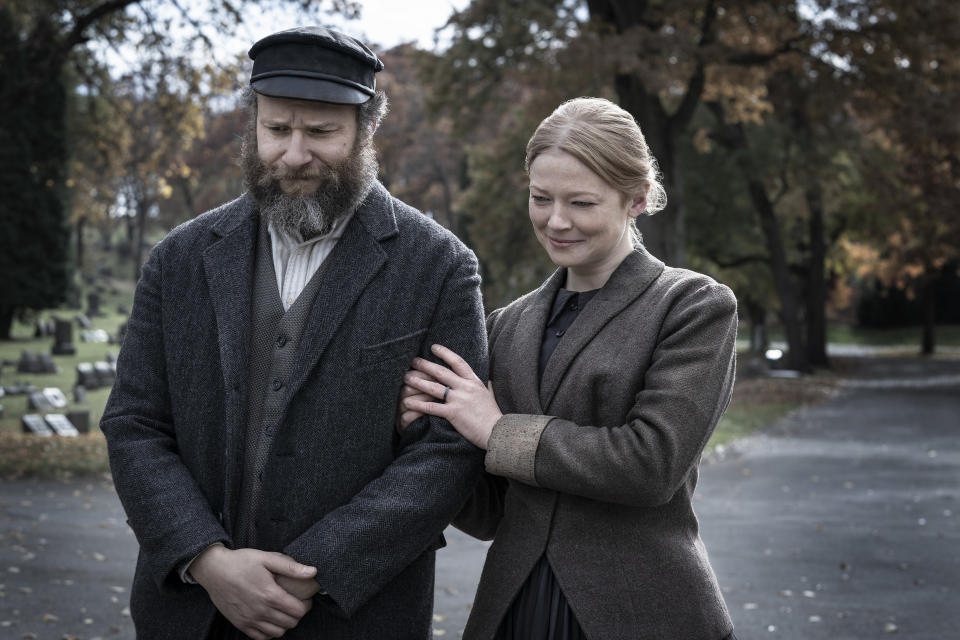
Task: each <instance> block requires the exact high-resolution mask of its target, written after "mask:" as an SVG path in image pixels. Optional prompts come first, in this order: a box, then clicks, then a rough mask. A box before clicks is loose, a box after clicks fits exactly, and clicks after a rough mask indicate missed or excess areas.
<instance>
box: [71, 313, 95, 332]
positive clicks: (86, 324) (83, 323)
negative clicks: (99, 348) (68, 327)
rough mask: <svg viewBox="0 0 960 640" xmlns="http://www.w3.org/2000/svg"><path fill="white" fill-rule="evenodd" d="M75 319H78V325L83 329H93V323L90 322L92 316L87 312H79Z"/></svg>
mask: <svg viewBox="0 0 960 640" xmlns="http://www.w3.org/2000/svg"><path fill="white" fill-rule="evenodd" d="M74 319H75V320H76V321H77V326H78V327H80V328H81V329H93V323H92V322H90V318H89V317H87V316H86V314H83V313H78V314H77V315H76V316H75V317H74Z"/></svg>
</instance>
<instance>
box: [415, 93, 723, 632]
mask: <svg viewBox="0 0 960 640" xmlns="http://www.w3.org/2000/svg"><path fill="white" fill-rule="evenodd" d="M526 168H527V172H528V174H529V178H530V201H529V213H530V221H531V222H532V224H533V231H534V234H536V236H537V239H538V240H539V241H540V244H541V245H543V248H544V250H545V251H546V252H547V254H548V255H549V256H550V259H551V260H552V261H553V262H554V263H555V264H556V265H557V267H558V269H557V270H556V272H555V273H554V274H553V275H552V276H551V277H550V278H548V279H547V281H546V282H544V283H543V285H541V286H540V288H538V289H537V290H535V291H533V292H531V293H529V294H527V295H525V296H523V297H521V298H520V299H518V300H516V301H515V302H513V303H512V304H510V305H508V306H506V307H504V308H502V309H497V310H496V311H494V312H493V313H491V314H490V316H489V317H488V319H487V331H488V335H489V341H490V374H491V385H490V387H488V386H486V385H485V384H484V383H483V382H482V381H481V380H480V379H479V378H478V377H477V376H476V375H474V372H473V371H472V370H471V369H470V367H469V366H468V365H467V364H466V362H464V360H463V359H461V358H460V357H459V356H458V355H457V354H455V353H453V352H452V351H450V350H449V349H446V348H445V347H443V346H441V345H435V346H434V347H433V354H434V355H435V356H437V357H438V358H439V360H441V361H442V362H444V363H445V364H446V365H447V366H443V365H440V364H436V363H433V362H429V361H426V360H423V359H418V360H416V361H415V362H414V369H413V370H412V371H410V372H409V373H408V374H407V376H406V378H405V382H406V386H405V387H404V394H403V398H402V400H401V410H402V411H403V414H402V417H401V421H402V423H403V424H409V423H410V422H411V421H412V420H414V419H416V418H417V417H419V416H420V415H422V414H430V415H435V416H440V417H442V418H445V419H447V420H449V421H450V422H451V424H453V426H454V427H455V428H456V429H457V430H458V431H459V432H460V433H461V434H462V435H463V436H464V437H465V438H467V439H468V440H470V442H472V443H473V444H475V445H476V446H477V447H480V448H481V449H484V450H486V457H485V465H486V473H485V475H484V477H483V479H482V480H481V482H480V484H479V485H478V486H477V488H476V491H475V493H474V495H473V497H472V498H471V500H470V501H469V502H468V503H467V504H466V505H465V506H464V508H463V510H462V511H461V512H460V514H459V516H458V517H457V519H456V520H455V522H454V524H455V525H456V526H457V527H458V528H460V529H462V530H463V531H465V532H467V533H469V534H471V535H474V536H476V537H478V538H481V539H491V538H492V539H493V540H494V542H493V544H492V546H491V547H490V550H489V553H488V555H487V559H486V563H485V565H484V568H483V575H482V577H481V579H480V585H479V587H478V590H477V596H476V601H475V603H474V606H473V609H472V611H471V614H470V619H469V621H468V623H467V628H466V630H465V633H464V638H467V639H468V640H472V639H486V638H498V639H505V638H512V639H516V640H520V639H522V640H538V639H544V640H546V639H551V640H573V639H578V638H604V639H611V640H612V639H623V640H627V639H630V640H636V639H638V638H640V639H651V640H652V639H670V640H675V639H678V638H682V639H684V640H721V639H724V638H733V637H734V636H733V632H732V628H733V625H732V623H731V621H730V617H729V615H728V613H727V609H726V606H725V604H724V601H723V597H722V595H721V593H720V589H719V587H718V585H717V581H716V578H715V576H714V573H713V570H712V569H711V567H710V562H709V560H708V559H707V552H706V550H705V549H704V546H703V542H702V541H701V539H700V537H699V534H698V525H697V518H696V516H695V515H694V512H693V508H692V506H691V498H692V494H693V491H694V488H695V487H696V484H697V467H698V463H699V460H700V455H701V452H702V450H703V447H704V445H705V444H706V442H707V439H708V438H709V437H710V434H711V432H712V431H713V429H714V427H715V426H716V424H717V421H718V420H719V419H720V416H721V414H722V413H723V411H724V409H725V408H726V406H727V403H728V401H729V399H730V394H731V390H732V386H733V379H734V340H735V337H736V329H737V313H736V300H735V298H734V296H733V294H732V293H731V292H730V290H729V289H728V288H727V287H725V286H723V285H721V284H718V283H717V282H715V281H714V280H712V279H710V278H709V277H707V276H704V275H701V274H699V273H694V272H692V271H687V270H684V269H675V268H671V267H667V266H665V265H664V264H663V263H662V262H661V261H660V260H658V259H657V258H655V257H654V256H652V255H651V254H650V253H648V252H647V251H646V250H645V249H644V248H643V245H642V244H641V243H640V242H639V238H638V236H637V234H636V230H635V226H634V220H635V218H636V217H637V216H639V215H644V214H646V215H650V214H653V213H655V212H656V211H658V210H659V209H661V208H662V207H663V204H664V201H665V194H664V192H663V188H662V186H661V185H660V182H659V180H658V176H657V170H656V162H655V160H654V158H653V157H652V156H651V154H650V150H649V149H648V147H647V144H646V142H645V140H644V137H643V134H642V133H641V131H640V129H639V127H638V126H637V124H636V122H635V121H634V120H633V118H632V117H631V116H630V114H629V113H627V112H626V111H624V110H623V109H620V108H619V107H618V106H616V105H614V104H613V103H611V102H609V101H607V100H602V99H597V98H579V99H576V100H571V101H569V102H566V103H564V104H562V105H560V106H559V107H558V108H557V109H556V111H554V113H553V114H552V115H550V116H549V117H547V118H546V119H545V120H544V121H543V122H542V123H541V124H540V126H539V127H538V128H537V130H536V132H535V133H534V134H533V137H532V138H531V139H530V142H529V143H528V145H527V155H526Z"/></svg>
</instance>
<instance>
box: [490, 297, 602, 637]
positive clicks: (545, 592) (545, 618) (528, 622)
mask: <svg viewBox="0 0 960 640" xmlns="http://www.w3.org/2000/svg"><path fill="white" fill-rule="evenodd" d="M597 291H599V289H595V290H593V291H582V292H577V291H569V290H567V289H560V290H559V291H557V296H556V298H554V300H553V308H552V309H551V310H550V315H549V317H548V318H547V326H546V327H544V330H543V340H542V341H541V343H540V363H539V364H540V368H539V378H540V379H541V380H542V378H543V370H544V369H545V368H546V367H547V361H548V360H550V356H551V355H552V354H553V350H554V349H556V348H557V345H558V344H559V343H560V339H561V338H563V334H564V333H566V332H567V329H568V328H570V325H572V324H573V321H574V320H576V319H577V314H579V313H580V310H581V309H582V308H583V307H584V305H586V304H587V303H588V302H589V301H590V299H591V298H592V297H593V296H594V294H596V293H597ZM496 638H497V640H586V638H587V636H586V635H585V634H584V633H583V629H581V628H580V624H579V623H578V622H577V618H576V616H575V615H574V614H573V610H572V609H571V608H570V605H569V604H568V603H567V599H566V598H565V597H564V595H563V591H561V590H560V585H559V584H558V583H557V578H556V576H555V575H554V573H553V569H552V568H551V567H550V562H549V561H548V560H547V556H546V554H544V555H542V556H540V560H539V561H538V562H537V564H536V565H534V567H533V569H532V570H531V571H530V575H529V576H527V581H526V582H524V583H523V586H522V587H520V591H519V592H518V593H517V596H516V598H514V600H513V604H511V605H510V608H509V609H508V610H507V613H506V615H504V617H503V622H501V623H500V629H499V630H498V631H497V635H496Z"/></svg>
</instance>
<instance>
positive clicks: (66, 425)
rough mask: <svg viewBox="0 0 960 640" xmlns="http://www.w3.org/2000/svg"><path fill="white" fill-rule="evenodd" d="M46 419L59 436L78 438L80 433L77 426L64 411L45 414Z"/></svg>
mask: <svg viewBox="0 0 960 640" xmlns="http://www.w3.org/2000/svg"><path fill="white" fill-rule="evenodd" d="M44 420H45V421H46V423H47V426H49V427H50V428H51V429H53V432H54V433H56V434H57V435H58V436H62V437H65V438H76V437H77V436H78V435H79V432H78V431H77V428H76V427H75V426H73V424H72V423H71V422H70V421H69V420H67V416H65V415H63V414H62V413H48V414H47V415H46V416H44Z"/></svg>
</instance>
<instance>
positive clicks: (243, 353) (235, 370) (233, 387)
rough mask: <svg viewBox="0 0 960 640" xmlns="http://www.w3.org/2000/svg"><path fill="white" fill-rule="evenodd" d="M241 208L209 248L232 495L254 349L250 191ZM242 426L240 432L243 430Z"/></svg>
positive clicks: (253, 239) (254, 229)
mask: <svg viewBox="0 0 960 640" xmlns="http://www.w3.org/2000/svg"><path fill="white" fill-rule="evenodd" d="M236 206H237V207H238V209H239V211H235V212H231V213H228V214H226V215H224V218H223V219H222V220H221V221H220V222H219V223H218V224H216V225H214V227H213V232H214V233H215V234H217V235H219V236H221V238H220V240H218V241H217V242H215V243H213V244H211V245H210V246H209V247H207V248H206V249H205V250H204V252H203V267H204V272H205V273H206V276H207V287H208V290H209V293H210V301H211V304H212V305H213V311H214V314H215V315H216V323H217V341H218V343H219V347H220V366H221V371H222V374H223V379H222V380H220V381H219V382H220V383H221V384H223V390H224V398H225V400H226V402H225V403H224V405H225V406H224V416H223V417H224V431H225V433H224V442H225V443H226V448H227V450H226V452H225V454H226V455H225V465H226V468H225V475H224V477H225V478H226V482H227V485H228V486H227V487H225V488H224V489H225V492H226V493H225V495H227V496H229V495H230V491H231V487H230V486H229V485H230V483H231V480H232V479H234V478H238V477H240V473H239V469H237V468H236V465H237V456H236V449H237V447H239V446H240V442H242V441H243V435H244V432H243V431H242V430H243V429H244V427H245V426H246V421H245V419H244V411H245V409H246V397H247V396H246V394H247V360H248V358H249V355H248V352H249V348H250V342H249V334H250V296H251V291H252V290H253V286H252V282H253V262H254V256H255V255H256V237H257V223H258V216H257V212H256V209H255V207H254V205H253V200H252V199H251V198H250V196H249V195H248V196H244V197H243V198H242V199H240V200H238V201H237V205H236ZM238 429H239V430H240V431H237V430H238ZM227 504H230V502H229V501H228V502H227Z"/></svg>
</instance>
